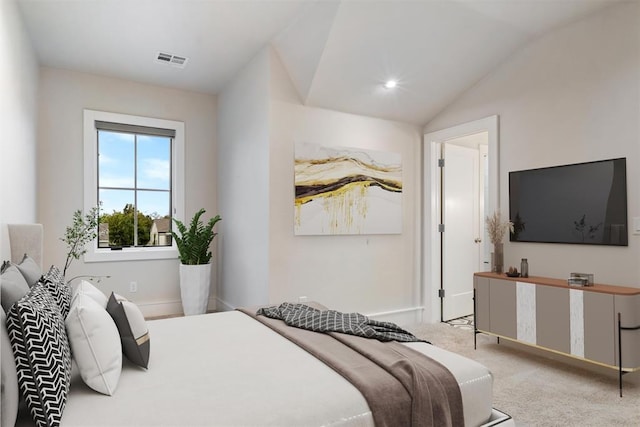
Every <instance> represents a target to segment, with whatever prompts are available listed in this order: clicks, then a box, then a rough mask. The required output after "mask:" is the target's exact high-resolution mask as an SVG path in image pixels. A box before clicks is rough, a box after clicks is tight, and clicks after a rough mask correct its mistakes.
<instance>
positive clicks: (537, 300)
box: [473, 272, 640, 396]
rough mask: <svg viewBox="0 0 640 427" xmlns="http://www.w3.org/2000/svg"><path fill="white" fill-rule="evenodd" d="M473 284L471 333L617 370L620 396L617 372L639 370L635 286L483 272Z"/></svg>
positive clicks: (639, 312) (639, 306)
mask: <svg viewBox="0 0 640 427" xmlns="http://www.w3.org/2000/svg"><path fill="white" fill-rule="evenodd" d="M473 287H474V317H475V329H476V331H475V332H476V334H478V333H483V334H490V335H494V336H496V337H498V338H505V339H509V340H513V341H517V342H520V343H523V344H527V345H531V346H534V347H538V348H542V349H546V350H550V351H554V352H557V353H562V354H565V355H568V356H572V357H575V358H578V359H582V360H585V361H588V362H592V363H597V364H599V365H603V366H606V367H610V368H614V369H617V370H618V371H619V378H620V395H621V396H622V375H623V374H624V373H627V372H634V371H637V370H639V369H640V326H639V325H640V289H638V288H630V287H625V286H612V285H601V284H596V285H594V286H586V287H576V286H569V285H568V284H567V282H566V280H560V279H551V278H546V277H528V278H520V277H513V278H512V277H508V276H506V275H505V274H497V273H486V272H483V273H475V274H474V280H473ZM474 337H475V335H474ZM474 339H475V338H474Z"/></svg>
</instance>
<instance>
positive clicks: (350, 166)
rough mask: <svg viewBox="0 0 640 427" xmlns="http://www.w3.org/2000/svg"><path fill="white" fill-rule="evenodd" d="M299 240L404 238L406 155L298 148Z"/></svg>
mask: <svg viewBox="0 0 640 427" xmlns="http://www.w3.org/2000/svg"><path fill="white" fill-rule="evenodd" d="M294 205H295V234H296V235H336V234H400V233H402V156H401V155H400V153H394V152H387V151H374V150H364V149H356V148H344V147H334V146H331V147H330V146H325V145H317V144H307V143H297V144H296V147H295V203H294Z"/></svg>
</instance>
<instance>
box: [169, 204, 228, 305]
mask: <svg viewBox="0 0 640 427" xmlns="http://www.w3.org/2000/svg"><path fill="white" fill-rule="evenodd" d="M204 213H205V210H204V209H200V210H199V211H198V212H196V214H195V215H194V216H193V218H192V219H191V223H190V224H189V228H187V227H186V226H185V225H184V224H183V223H182V222H181V221H180V220H178V219H175V218H173V222H174V223H175V224H176V227H177V232H175V231H173V230H171V235H172V236H173V239H174V240H175V242H176V246H177V247H178V252H179V254H180V295H181V297H182V308H183V310H184V314H185V315H186V316H189V315H193V314H203V313H206V311H207V305H208V303H209V292H210V289H211V256H212V253H211V250H210V249H209V246H210V245H211V242H212V241H213V238H214V237H216V235H217V234H218V233H215V232H214V231H213V227H214V226H215V225H216V223H217V222H218V221H220V220H221V219H222V218H220V215H216V216H215V217H213V218H211V219H210V220H209V221H208V222H207V223H206V224H205V223H204V222H203V221H201V220H200V217H201V216H202V215H203V214H204Z"/></svg>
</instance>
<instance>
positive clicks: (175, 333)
mask: <svg viewBox="0 0 640 427" xmlns="http://www.w3.org/2000/svg"><path fill="white" fill-rule="evenodd" d="M148 326H149V332H150V337H151V359H150V363H149V369H148V371H145V370H144V369H142V368H138V367H137V366H134V365H132V364H130V363H128V362H126V361H125V366H123V370H122V375H121V377H120V383H119V384H118V387H117V389H116V392H115V394H114V395H113V396H105V395H101V394H98V393H96V392H95V391H92V390H91V389H89V388H88V387H87V386H85V385H84V383H82V380H81V379H80V377H79V375H74V379H73V382H72V384H71V391H70V394H69V397H68V401H67V407H66V409H65V411H64V417H63V420H62V425H63V426H65V427H67V426H70V427H73V426H83V427H84V426H211V425H222V426H239V425H241V426H249V425H255V426H258V425H259V426H267V425H271V426H274V425H278V426H302V425H327V426H343V425H345V426H346V425H349V426H372V425H373V418H372V415H371V412H370V410H369V408H368V406H367V402H366V401H365V400H364V398H363V397H362V395H361V394H360V393H359V392H358V390H357V389H356V388H355V387H354V386H352V385H351V384H350V383H349V382H348V381H347V380H345V379H344V378H343V377H341V376H340V375H339V374H337V373H335V372H334V371H333V370H332V369H331V368H329V367H327V366H326V365H324V364H323V363H322V362H320V361H318V360H317V359H315V358H314V357H313V356H310V355H309V354H307V353H306V352H305V351H304V350H302V349H300V348H299V347H297V346H296V345H295V344H293V343H291V342H290V341H288V340H287V339H286V338H283V337H281V336H280V335H278V334H277V333H275V332H273V331H272V330H271V329H269V328H268V327H266V326H264V325H262V324H261V323H259V322H256V321H255V320H253V319H251V318H250V317H248V316H246V315H245V314H243V313H240V312H237V311H231V312H224V313H216V314H209V315H202V316H190V317H180V318H173V319H163V320H155V321H150V322H148ZM407 345H409V346H410V347H412V348H414V349H416V350H418V351H421V352H423V353H425V354H427V355H429V356H430V357H432V358H434V359H436V360H438V361H440V362H441V363H443V364H444V365H445V366H447V367H448V368H449V370H450V371H451V372H452V373H453V375H454V376H455V377H456V379H457V380H458V382H459V384H460V388H461V391H462V399H463V406H464V418H465V424H466V425H467V426H477V425H481V424H483V423H485V422H486V420H488V419H489V417H490V415H491V399H492V392H491V390H492V382H493V381H492V377H491V374H490V372H489V371H488V370H487V368H486V367H484V366H483V365H481V364H479V363H477V362H474V361H472V360H470V359H467V358H465V357H462V356H459V355H457V354H454V353H450V352H448V351H446V350H443V349H440V348H437V347H435V346H431V345H429V344H425V343H410V344H407ZM23 415H24V414H23ZM27 415H28V414H27ZM25 418H26V417H22V419H21V420H19V423H18V425H31V424H32V423H31V422H30V420H29V419H25Z"/></svg>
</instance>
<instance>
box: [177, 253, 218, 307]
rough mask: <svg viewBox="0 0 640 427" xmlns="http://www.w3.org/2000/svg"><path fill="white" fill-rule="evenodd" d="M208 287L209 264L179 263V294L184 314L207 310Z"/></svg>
mask: <svg viewBox="0 0 640 427" xmlns="http://www.w3.org/2000/svg"><path fill="white" fill-rule="evenodd" d="M210 289H211V264H201V265H184V264H180V295H181V297H182V309H183V310H184V315H185V316H191V315H194V314H204V313H206V312H207V305H208V304H209V291H210Z"/></svg>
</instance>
